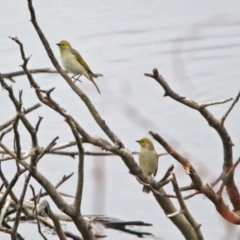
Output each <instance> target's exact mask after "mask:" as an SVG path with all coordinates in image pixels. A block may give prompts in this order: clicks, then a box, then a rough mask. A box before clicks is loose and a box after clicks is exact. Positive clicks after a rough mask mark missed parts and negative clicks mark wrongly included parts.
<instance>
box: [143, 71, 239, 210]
mask: <svg viewBox="0 0 240 240" xmlns="http://www.w3.org/2000/svg"><path fill="white" fill-rule="evenodd" d="M145 76H148V77H151V78H154V79H155V80H156V81H157V82H158V83H159V84H160V85H161V86H162V87H163V89H164V90H165V94H164V96H169V97H171V98H172V99H174V100H176V101H178V102H180V103H182V104H184V105H186V106H188V107H190V108H192V109H195V110H197V111H198V112H199V113H200V114H201V115H202V116H203V117H204V118H205V120H206V121H207V122H208V124H209V126H211V127H213V128H214V129H215V130H216V132H217V133H218V135H219V136H220V138H221V141H222V144H223V153H224V161H223V171H222V174H221V177H222V178H224V176H225V175H226V174H227V173H228V172H229V170H230V169H231V167H232V165H233V153H232V147H233V146H234V144H233V142H232V140H231V137H230V135H229V133H228V132H227V130H226V128H225V126H224V125H223V124H222V121H220V120H218V119H217V118H215V117H214V116H213V114H212V113H211V112H210V111H209V110H207V108H206V107H204V108H202V107H201V106H200V104H199V103H197V102H196V101H193V100H191V99H189V98H186V97H184V96H180V95H179V94H178V93H176V92H174V91H173V90H172V89H171V88H170V86H169V85H168V83H167V82H166V81H165V79H164V78H163V77H162V76H161V75H160V74H159V73H158V70H157V69H153V74H145ZM237 100H238V97H237V98H236V99H235V101H237ZM235 101H234V102H235ZM232 106H234V103H233V104H232ZM230 110H231V107H230V109H229V111H230ZM225 115H226V116H227V115H228V113H227V114H225ZM186 170H187V169H186V168H185V171H186ZM232 174H234V173H232ZM226 189H227V192H228V196H229V199H230V201H231V203H232V205H233V207H234V209H237V210H240V194H239V191H238V188H237V186H236V184H235V181H234V176H230V177H229V181H227V183H226Z"/></svg>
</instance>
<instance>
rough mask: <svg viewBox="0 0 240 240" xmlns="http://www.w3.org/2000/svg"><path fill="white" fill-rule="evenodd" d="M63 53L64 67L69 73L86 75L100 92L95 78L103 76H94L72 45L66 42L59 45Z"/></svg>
mask: <svg viewBox="0 0 240 240" xmlns="http://www.w3.org/2000/svg"><path fill="white" fill-rule="evenodd" d="M57 45H58V46H59V50H60V53H61V60H62V65H63V67H64V68H65V70H67V71H68V72H70V73H72V74H75V75H80V76H81V75H84V76H85V77H86V78H87V79H89V80H90V81H92V82H93V84H94V85H95V87H96V88H97V90H98V92H99V93H100V90H99V88H98V86H97V84H96V83H95V82H94V80H93V78H97V77H102V76H103V75H102V74H94V73H93V72H92V71H91V69H90V68H89V66H88V65H87V63H86V62H85V61H84V60H83V58H82V56H81V55H80V54H79V52H78V51H77V50H75V49H74V48H72V47H71V44H70V43H69V42H67V41H65V40H63V41H61V42H59V43H57Z"/></svg>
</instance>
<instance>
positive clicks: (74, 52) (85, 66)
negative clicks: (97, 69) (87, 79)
mask: <svg viewBox="0 0 240 240" xmlns="http://www.w3.org/2000/svg"><path fill="white" fill-rule="evenodd" d="M70 50H71V52H72V53H73V54H74V55H75V56H76V59H77V61H78V62H79V63H80V64H81V65H82V66H83V67H84V68H86V69H87V70H88V71H89V72H90V73H91V74H93V72H92V71H91V69H90V67H89V66H88V65H87V63H86V62H85V61H84V60H83V58H82V56H81V55H80V53H79V52H78V51H77V50H75V49H74V48H71V49H70Z"/></svg>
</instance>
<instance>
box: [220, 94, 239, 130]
mask: <svg viewBox="0 0 240 240" xmlns="http://www.w3.org/2000/svg"><path fill="white" fill-rule="evenodd" d="M239 97H240V91H239V93H238V95H237V96H236V98H235V99H234V101H233V102H232V104H231V106H230V107H229V109H228V110H227V112H226V113H225V114H224V115H223V117H222V118H221V120H220V124H221V125H222V126H223V124H224V122H225V120H226V118H227V116H228V115H229V113H230V112H231V111H232V109H233V107H234V106H235V104H236V103H237V102H238V100H239Z"/></svg>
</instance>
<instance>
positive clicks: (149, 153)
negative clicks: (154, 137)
mask: <svg viewBox="0 0 240 240" xmlns="http://www.w3.org/2000/svg"><path fill="white" fill-rule="evenodd" d="M137 142H138V143H139V144H140V146H141V151H140V153H139V167H140V168H141V169H142V171H143V172H144V173H145V174H147V175H149V176H152V175H153V176H156V174H157V169H158V154H157V152H156V151H155V149H154V146H153V143H152V142H151V140H149V139H148V138H142V139H141V140H138V141H137ZM143 192H145V193H149V192H150V188H149V187H147V186H143Z"/></svg>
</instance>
